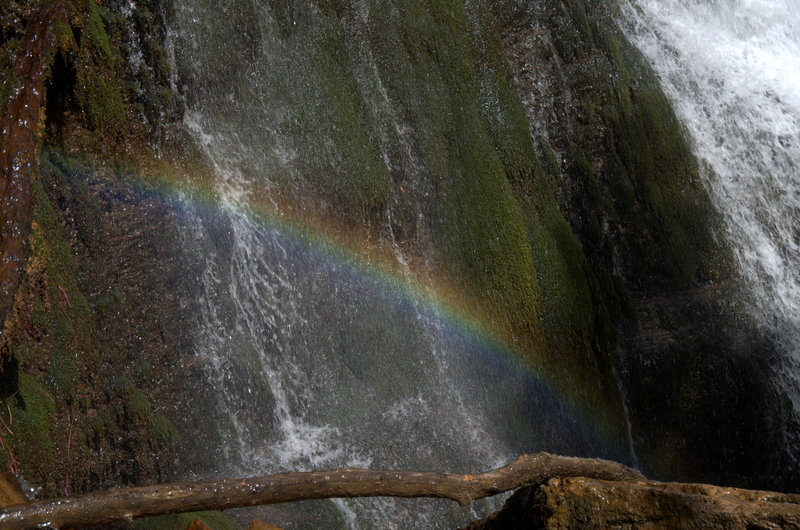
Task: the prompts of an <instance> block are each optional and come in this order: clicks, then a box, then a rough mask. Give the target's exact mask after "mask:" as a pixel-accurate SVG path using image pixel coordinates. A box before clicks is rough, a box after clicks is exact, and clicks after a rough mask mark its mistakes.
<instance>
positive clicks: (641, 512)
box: [469, 477, 800, 530]
mask: <svg viewBox="0 0 800 530" xmlns="http://www.w3.org/2000/svg"><path fill="white" fill-rule="evenodd" d="M469 528H471V529H487V530H488V529H499V528H502V529H513V528H526V529H530V528H547V529H561V528H648V529H661V528H663V529H668V528H698V529H699V528H704V529H705V528H720V529H721V528H726V529H731V528H733V529H738V528H741V529H746V528H800V495H789V494H783V493H773V492H766V491H756V490H743V489H737V488H722V487H718V486H710V485H707V484H683V483H668V482H652V481H647V482H644V481H643V482H630V481H620V482H611V481H605V480H597V479H587V478H582V477H577V478H564V479H559V478H555V479H551V480H549V481H548V482H546V483H545V484H543V485H541V486H527V487H525V488H521V489H520V490H518V491H517V492H516V493H515V494H514V495H513V496H512V497H511V498H509V499H508V501H507V502H506V504H505V506H504V507H503V509H502V510H500V511H499V512H497V513H496V514H494V515H492V516H491V517H489V518H488V519H485V520H483V521H476V522H475V523H473V524H472V525H470V527H469Z"/></svg>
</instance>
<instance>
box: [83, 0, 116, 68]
mask: <svg viewBox="0 0 800 530" xmlns="http://www.w3.org/2000/svg"><path fill="white" fill-rule="evenodd" d="M90 5H91V8H90V9H89V12H88V13H87V14H86V21H85V23H84V31H85V32H86V35H88V37H89V40H90V41H91V43H92V46H94V49H95V50H97V52H98V53H99V54H100V55H101V57H102V58H103V59H104V60H106V61H109V62H113V61H114V60H115V53H114V50H113V48H112V46H111V41H110V40H109V38H108V34H107V33H106V29H105V26H104V25H103V16H102V14H101V8H100V7H98V6H97V5H96V4H95V3H94V2H92V3H91V4H90ZM105 11H106V12H107V10H105Z"/></svg>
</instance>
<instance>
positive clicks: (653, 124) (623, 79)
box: [493, 0, 717, 313]
mask: <svg viewBox="0 0 800 530" xmlns="http://www.w3.org/2000/svg"><path fill="white" fill-rule="evenodd" d="M493 5H494V7H495V13H496V14H497V17H498V18H499V19H500V20H501V21H502V22H501V28H502V30H501V31H502V32H503V42H504V44H505V50H506V54H507V57H508V61H509V65H510V68H509V70H510V71H511V72H512V81H513V84H514V86H515V87H516V89H517V93H518V95H519V97H520V99H521V101H522V104H523V107H524V108H525V112H526V115H527V117H528V120H529V122H530V124H531V131H532V133H533V134H534V137H535V138H536V139H537V150H538V153H539V156H540V159H542V160H545V161H546V163H545V170H546V171H547V174H548V177H549V179H550V181H551V183H552V185H553V188H554V190H555V191H556V196H557V198H558V200H559V205H560V206H561V209H562V211H563V212H564V215H565V217H566V218H567V220H568V221H569V223H570V225H571V227H572V228H573V230H574V232H575V234H576V236H577V237H578V240H579V241H580V243H581V247H582V248H583V250H584V252H585V253H586V255H587V258H588V259H589V261H590V262H591V264H592V266H593V268H594V270H595V271H596V273H597V274H598V277H599V278H600V280H601V281H602V282H603V283H604V284H605V285H604V291H605V292H606V295H607V299H608V300H609V302H611V303H612V304H611V307H610V309H611V310H612V311H614V310H615V311H616V312H617V313H618V312H619V311H621V310H624V309H625V308H624V307H623V306H621V305H620V304H623V303H624V299H625V298H626V297H627V291H626V289H625V288H624V287H623V286H622V285H621V284H622V283H625V284H627V285H628V289H641V288H645V289H649V288H652V287H656V286H661V287H665V286H668V287H672V288H674V287H680V286H687V285H689V284H691V283H692V282H694V281H697V280H702V279H707V278H709V277H710V276H712V275H713V274H714V271H713V270H711V269H712V268H713V265H714V263H715V260H716V259H717V258H716V256H715V252H717V251H716V249H715V246H716V245H715V244H714V242H713V240H712V238H711V232H710V230H709V225H710V224H712V223H713V219H710V218H709V216H710V215H711V213H710V212H711V208H709V207H708V206H709V203H708V197H707V195H706V194H705V193H704V191H703V190H702V188H701V186H700V182H699V177H698V174H697V163H696V161H695V159H694V156H693V155H692V153H691V151H690V150H689V148H688V145H687V143H686V141H685V139H684V137H683V132H682V130H681V126H680V124H679V123H678V121H677V118H676V117H675V115H674V112H673V111H672V107H671V105H670V103H669V102H668V100H667V98H666V96H665V95H664V94H663V92H662V91H661V88H660V86H659V84H658V80H657V79H656V77H655V74H654V73H653V71H652V70H651V68H650V67H649V65H648V64H647V63H646V61H645V60H644V58H643V57H642V56H641V54H640V53H639V52H638V51H637V50H635V49H634V48H633V47H632V46H631V44H630V43H629V42H628V41H627V40H626V39H625V37H624V35H622V33H621V31H620V30H619V28H618V27H617V26H616V24H615V23H614V22H613V20H612V19H611V17H610V14H609V13H608V8H607V7H606V4H605V3H602V2H600V3H591V4H589V3H588V2H585V1H584V0H570V1H567V2H556V1H546V2H533V3H531V2H515V1H500V2H493Z"/></svg>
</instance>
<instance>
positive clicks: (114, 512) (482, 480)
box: [0, 453, 644, 530]
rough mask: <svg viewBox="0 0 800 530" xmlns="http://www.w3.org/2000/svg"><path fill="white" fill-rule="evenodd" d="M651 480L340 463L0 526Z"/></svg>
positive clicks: (633, 475) (23, 509) (591, 466)
mask: <svg viewBox="0 0 800 530" xmlns="http://www.w3.org/2000/svg"><path fill="white" fill-rule="evenodd" d="M576 476H582V477H590V478H598V479H605V480H634V481H638V480H644V476H643V475H641V474H640V473H639V472H638V471H636V470H634V469H631V468H629V467H627V466H623V465H622V464H618V463H616V462H610V461H607V460H600V459H587V458H572V457H565V456H557V455H551V454H548V453H536V454H533V455H523V456H521V457H520V458H518V459H517V460H516V461H514V462H512V463H510V464H508V465H506V466H504V467H501V468H499V469H496V470H494V471H488V472H486V473H481V474H479V475H457V474H450V473H431V472H413V471H383V470H372V469H337V470H329V471H310V472H302V473H293V472H287V473H277V474H274V475H266V476H262V477H253V478H241V479H221V480H211V481H204V482H176V483H172V484H161V485H158V486H146V487H137V488H117V489H110V490H107V491H103V492H97V493H89V494H86V495H82V496H79V497H73V498H68V499H59V500H52V501H46V502H37V503H34V504H29V505H24V506H16V507H10V508H7V509H5V510H4V511H2V512H0V527H2V528H4V529H9V530H11V529H17V528H20V529H21V528H30V527H33V526H39V525H46V524H49V525H52V526H55V527H76V526H93V525H100V524H107V523H110V522H112V521H117V520H120V519H132V518H134V517H144V516H151V515H160V514H165V513H177V512H190V511H198V510H225V509H228V508H240V507H243V506H255V505H259V504H277V503H282V502H293V501H300V500H310V499H326V498H330V497H439V498H447V499H452V500H454V501H456V502H458V503H459V504H461V505H462V506H463V505H467V504H469V503H470V502H472V501H474V500H476V499H480V498H483V497H488V496H490V495H495V494H497V493H502V492H504V491H509V490H512V489H516V488H518V487H520V486H522V485H525V484H535V483H542V482H545V481H546V480H548V479H550V478H553V477H576Z"/></svg>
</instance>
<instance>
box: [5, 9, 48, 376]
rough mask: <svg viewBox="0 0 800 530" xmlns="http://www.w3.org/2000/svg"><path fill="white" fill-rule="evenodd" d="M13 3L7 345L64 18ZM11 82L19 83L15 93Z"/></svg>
mask: <svg viewBox="0 0 800 530" xmlns="http://www.w3.org/2000/svg"><path fill="white" fill-rule="evenodd" d="M13 7H15V8H17V9H16V10H15V9H13V8H12V6H6V7H5V8H4V9H3V11H4V12H3V15H6V13H5V12H6V11H7V12H9V13H14V14H15V15H16V16H18V17H27V18H29V22H28V26H27V28H26V30H25V33H24V35H22V39H23V43H24V48H23V49H17V50H14V51H13V52H11V51H10V50H3V53H2V56H3V59H4V62H5V61H8V63H10V64H8V66H7V68H8V69H9V70H10V72H4V74H6V75H3V90H2V96H3V97H2V101H0V131H2V133H1V134H0V139H1V141H2V152H0V347H2V346H3V337H2V327H3V323H4V322H5V319H6V313H7V311H8V309H9V308H10V307H11V305H12V303H13V301H14V293H15V292H16V289H17V286H18V285H19V282H20V278H21V277H22V272H23V267H24V264H25V260H26V259H27V257H28V250H29V249H28V234H29V233H30V225H31V220H32V218H33V215H32V213H33V201H32V200H31V180H32V179H33V172H34V167H35V165H36V160H35V156H36V149H35V146H36V133H37V127H38V125H39V119H40V108H41V105H42V99H43V96H44V82H45V78H46V67H47V61H48V55H49V54H50V53H51V50H52V48H53V46H54V44H55V39H54V37H53V33H52V31H51V26H52V24H53V21H54V20H55V18H56V16H57V15H59V14H60V15H61V16H62V17H63V12H62V10H61V9H60V8H59V9H56V8H49V9H45V8H42V9H31V8H28V9H23V8H22V7H21V6H17V5H14V6H13ZM5 18H6V17H5V16H4V17H3V19H5ZM3 22H5V20H3ZM3 26H4V27H3V29H4V30H5V31H3V33H6V31H7V29H8V28H7V27H5V24H3ZM23 51H24V52H25V53H23ZM8 74H11V75H8ZM19 80H25V82H24V83H21V82H19ZM11 85H17V86H15V87H14V90H13V92H12V91H11ZM9 92H10V93H9ZM8 355H9V352H8V350H7V348H5V347H3V348H2V352H0V360H3V361H5V360H6V359H5V358H6V357H8Z"/></svg>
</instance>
